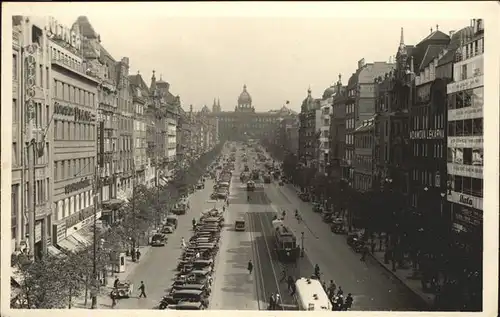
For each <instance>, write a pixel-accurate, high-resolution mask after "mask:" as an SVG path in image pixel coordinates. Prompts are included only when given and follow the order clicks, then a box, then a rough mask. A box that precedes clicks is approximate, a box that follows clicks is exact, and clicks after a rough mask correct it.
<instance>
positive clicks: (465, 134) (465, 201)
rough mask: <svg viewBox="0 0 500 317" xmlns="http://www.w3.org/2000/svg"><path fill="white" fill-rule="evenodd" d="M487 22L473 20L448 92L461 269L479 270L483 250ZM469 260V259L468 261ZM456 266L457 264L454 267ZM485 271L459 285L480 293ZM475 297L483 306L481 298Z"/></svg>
mask: <svg viewBox="0 0 500 317" xmlns="http://www.w3.org/2000/svg"><path fill="white" fill-rule="evenodd" d="M483 23H484V21H483V20H482V19H477V20H476V19H475V20H473V22H472V24H473V25H472V28H473V30H472V34H470V35H471V36H470V37H465V34H464V37H463V40H462V41H461V45H460V46H459V48H458V49H457V51H456V55H455V64H454V65H453V82H452V83H449V84H448V85H447V94H448V97H447V98H448V120H447V127H448V144H447V147H448V155H447V162H448V163H447V165H448V187H447V192H446V197H447V200H448V202H449V203H450V207H451V213H452V219H453V220H452V221H453V223H452V231H453V233H454V237H453V238H454V242H455V248H454V249H456V250H455V252H456V254H457V259H458V258H460V259H462V260H460V264H461V266H462V267H459V268H458V270H457V271H458V272H454V273H458V274H459V273H460V272H459V271H465V272H466V275H467V273H468V272H480V271H481V269H482V250H483V186H484V185H483V137H484V131H483V96H484V88H483V81H484V77H483V76H484V57H483V55H484V24H483ZM463 259H466V260H463ZM455 267H456V266H455ZM481 280H482V276H481V275H479V277H478V281H475V282H474V283H472V282H470V281H467V282H466V283H465V284H468V285H460V287H465V288H467V289H469V290H470V289H471V288H473V287H476V288H477V289H475V290H472V291H471V292H469V294H470V295H471V296H473V295H474V294H479V296H480V294H481V283H480V281H481ZM476 299H477V298H472V299H471V300H472V301H473V302H474V303H475V305H479V308H480V307H481V306H480V305H481V300H478V301H477V302H476V301H475V300H476Z"/></svg>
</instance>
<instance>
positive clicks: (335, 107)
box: [327, 75, 346, 196]
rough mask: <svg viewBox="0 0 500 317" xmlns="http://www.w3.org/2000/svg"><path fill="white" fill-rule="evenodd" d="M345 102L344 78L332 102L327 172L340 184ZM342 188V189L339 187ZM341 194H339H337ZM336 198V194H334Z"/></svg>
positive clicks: (340, 80)
mask: <svg viewBox="0 0 500 317" xmlns="http://www.w3.org/2000/svg"><path fill="white" fill-rule="evenodd" d="M345 102H346V87H345V86H342V77H341V75H339V80H338V81H337V83H336V85H335V95H334V96H333V100H332V114H331V119H330V137H329V141H330V155H329V157H330V169H329V170H328V171H327V173H328V174H329V176H330V177H329V178H330V179H331V180H332V182H333V183H339V182H340V180H341V178H342V169H341V162H342V161H344V160H345V153H344V152H345V143H346V140H345V124H346V120H345V111H346V107H345ZM337 188H340V187H337ZM337 194H339V193H337ZM333 195H334V196H335V193H333Z"/></svg>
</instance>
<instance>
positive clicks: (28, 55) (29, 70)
mask: <svg viewBox="0 0 500 317" xmlns="http://www.w3.org/2000/svg"><path fill="white" fill-rule="evenodd" d="M36 50H37V47H36V45H34V44H31V45H28V46H26V48H25V56H24V63H25V69H26V71H25V72H24V76H25V105H26V109H25V116H26V117H25V120H26V121H25V122H26V139H27V140H31V139H32V138H33V128H34V124H35V123H34V120H35V101H34V100H33V98H35V95H36V58H35V53H36Z"/></svg>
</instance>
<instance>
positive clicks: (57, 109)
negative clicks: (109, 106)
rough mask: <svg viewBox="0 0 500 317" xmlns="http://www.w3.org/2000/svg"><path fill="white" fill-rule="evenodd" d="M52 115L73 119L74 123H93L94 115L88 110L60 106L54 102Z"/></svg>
mask: <svg viewBox="0 0 500 317" xmlns="http://www.w3.org/2000/svg"><path fill="white" fill-rule="evenodd" d="M54 114H58V115H61V116H68V117H73V119H74V120H75V122H93V121H95V114H93V113H92V112H90V111H88V110H82V109H79V108H77V107H71V106H68V105H62V104H60V103H59V102H57V101H56V102H54Z"/></svg>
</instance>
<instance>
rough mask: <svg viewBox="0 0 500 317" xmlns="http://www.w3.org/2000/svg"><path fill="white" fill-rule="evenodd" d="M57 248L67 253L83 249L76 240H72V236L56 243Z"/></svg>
mask: <svg viewBox="0 0 500 317" xmlns="http://www.w3.org/2000/svg"><path fill="white" fill-rule="evenodd" d="M57 245H58V246H60V247H61V248H63V249H64V250H66V251H68V252H75V251H79V250H81V249H83V247H84V245H83V244H82V243H80V242H79V241H78V240H76V239H75V238H73V237H72V236H69V237H67V238H66V239H64V240H61V241H59V242H58V243H57Z"/></svg>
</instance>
